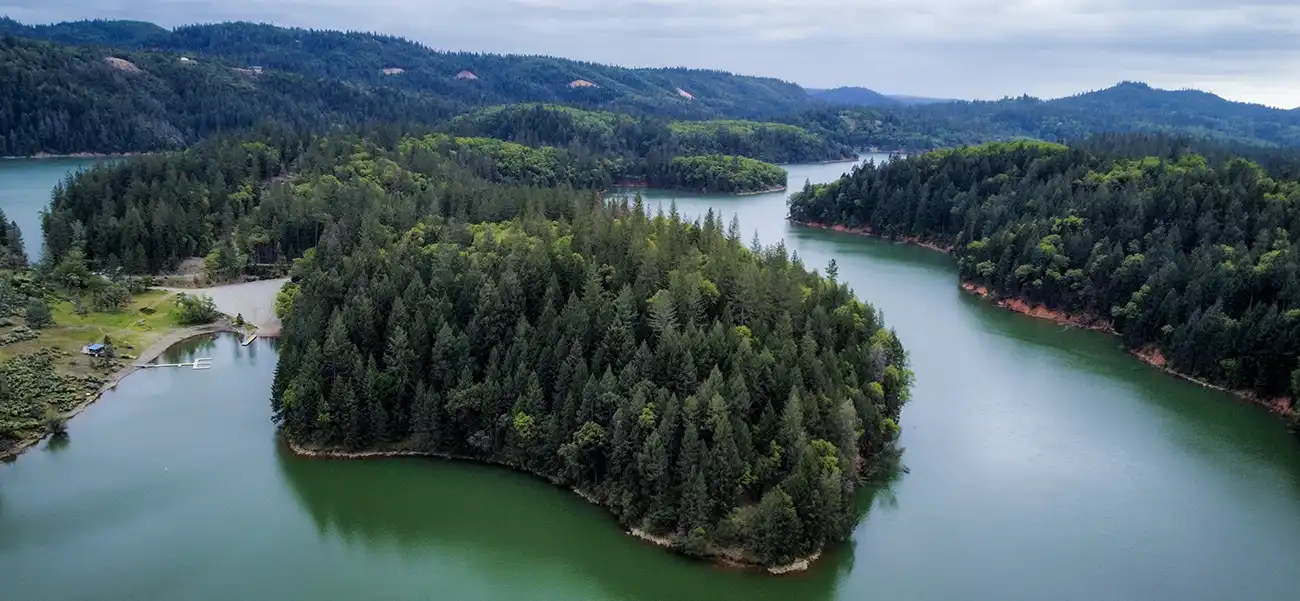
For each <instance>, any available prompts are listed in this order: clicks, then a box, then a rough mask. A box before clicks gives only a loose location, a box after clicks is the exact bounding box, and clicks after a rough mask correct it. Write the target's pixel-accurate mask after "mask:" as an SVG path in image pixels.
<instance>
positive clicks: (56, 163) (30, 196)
mask: <svg viewBox="0 0 1300 601" xmlns="http://www.w3.org/2000/svg"><path fill="white" fill-rule="evenodd" d="M101 161H103V159H95V158H85V159H83V158H58V159H54V158H51V159H2V160H0V209H2V210H4V212H5V217H7V218H8V219H9V220H10V221H15V222H17V223H18V228H19V229H21V230H22V231H23V242H24V244H25V246H26V247H27V256H28V258H30V259H31V260H32V261H36V260H38V259H40V258H41V252H42V250H43V248H44V246H45V243H44V240H43V236H42V235H41V216H40V212H41V209H44V208H46V207H48V206H49V204H50V191H51V189H52V188H54V186H55V185H57V184H59V183H61V182H63V179H64V178H65V177H67V176H68V174H70V173H75V172H77V171H80V170H82V169H86V168H88V167H91V166H93V165H95V164H96V163H99V162H101Z"/></svg>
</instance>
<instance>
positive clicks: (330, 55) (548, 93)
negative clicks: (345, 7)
mask: <svg viewBox="0 0 1300 601" xmlns="http://www.w3.org/2000/svg"><path fill="white" fill-rule="evenodd" d="M6 32H7V33H9V34H11V35H20V36H25V37H37V38H44V39H51V40H56V41H58V42H61V43H65V44H96V45H104V46H111V47H119V48H129V49H138V50H139V49H150V50H159V51H165V52H168V53H174V54H186V55H188V56H191V57H192V58H199V59H214V58H215V59H221V60H223V61H228V62H231V63H233V64H239V65H245V66H253V65H257V66H261V67H263V68H265V69H266V70H267V71H275V72H283V73H292V74H298V75H303V76H309V77H312V78H323V79H329V80H335V81H339V82H347V83H348V84H350V85H353V86H358V87H362V88H380V89H388V90H400V91H405V92H408V93H414V94H418V95H421V96H428V97H433V98H438V99H443V100H445V101H447V102H448V103H450V104H453V105H455V106H457V107H459V108H462V109H463V108H468V107H474V106H485V105H492V104H511V103H519V102H553V103H560V104H566V105H572V106H579V107H584V108H600V109H606V110H614V111H620V112H631V113H637V114H649V115H658V116H665V117H678V118H704V117H740V118H753V117H768V116H772V115H776V114H782V113H789V112H794V111H798V110H802V109H805V108H809V107H811V106H813V105H814V104H816V101H815V100H813V99H811V98H809V97H808V95H807V94H806V93H805V92H804V90H803V89H802V88H800V87H799V86H797V85H795V84H792V83H788V82H783V81H779V80H776V79H770V78H760V77H748V76H742V75H733V74H730V73H724V72H719V71H707V70H701V69H628V68H623V67H615V66H609V65H600V64H596V63H585V62H579V61H572V60H567V59H561V58H554V57H545V56H502V55H496V54H479V53H469V52H439V51H434V50H432V49H430V48H428V47H426V46H423V45H420V44H417V43H414V42H411V41H408V40H404V39H401V38H397V37H392V36H384V35H375V34H368V33H344V32H338V31H323V30H306V29H297V28H284V27H275V26H272V25H259V24H252V23H219V24H212V25H193V26H187V27H179V28H177V29H175V30H166V29H163V28H161V27H157V26H152V25H149V24H147V23H138V22H121V21H81V22H75V23H60V24H56V25H44V26H25V25H22V24H20V23H17V22H14V21H12V20H0V33H6ZM385 69H388V70H389V71H388V73H385V71H384V70H385ZM394 70H400V71H394ZM462 74H464V75H462ZM470 75H472V77H473V78H472V79H470V78H469V77H470ZM458 76H460V77H458ZM576 81H585V82H590V83H592V84H595V85H594V86H593V87H571V86H570V84H571V83H573V82H576ZM682 92H685V93H686V94H685V95H684V94H683V93H682ZM688 95H689V96H690V97H689V98H688V97H687V96H688Z"/></svg>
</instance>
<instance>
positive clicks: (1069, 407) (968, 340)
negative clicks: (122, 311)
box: [0, 165, 1300, 601]
mask: <svg viewBox="0 0 1300 601" xmlns="http://www.w3.org/2000/svg"><path fill="white" fill-rule="evenodd" d="M844 168H845V165H817V166H807V167H793V168H791V172H792V173H791V182H792V183H794V184H796V186H798V185H799V184H801V183H802V181H803V180H804V179H805V178H810V179H812V180H813V181H824V180H828V179H831V178H833V177H835V176H836V175H838V174H839V173H840V172H841V171H843V170H844ZM649 196H650V197H651V201H652V203H653V201H655V200H663V201H664V202H665V205H666V203H667V200H668V199H669V198H672V197H673V196H672V195H664V194H659V193H651V194H649ZM676 200H677V204H678V208H679V210H680V211H682V212H683V213H684V214H688V215H699V214H702V213H703V211H705V210H707V208H708V207H714V208H715V209H716V210H718V211H720V212H721V213H723V214H724V217H725V218H728V219H729V217H730V214H732V213H736V214H739V216H740V220H741V224H742V226H743V227H744V228H745V230H746V237H748V235H749V234H750V233H752V232H753V231H754V230H757V231H758V232H759V235H760V237H761V238H762V239H763V240H765V241H768V242H772V241H775V240H778V239H782V238H784V239H785V241H786V244H787V246H789V247H790V249H791V250H793V251H796V252H798V253H799V255H800V257H802V258H803V259H804V261H805V262H806V263H807V264H808V266H809V267H821V266H824V265H825V263H826V262H827V261H828V260H829V259H830V258H832V257H834V258H836V259H837V261H838V263H839V267H840V277H841V279H843V280H846V281H848V282H850V283H851V284H852V285H853V286H854V288H855V289H856V290H857V291H858V293H859V294H860V295H861V296H863V297H866V298H868V299H870V300H871V301H872V302H873V303H875V304H876V305H877V306H878V307H880V308H881V309H882V310H883V311H884V313H885V316H886V319H887V320H888V321H889V323H890V324H891V325H893V326H894V327H895V328H896V329H897V330H898V332H899V335H900V336H901V337H902V339H903V341H904V343H905V344H906V345H907V346H908V348H909V350H910V352H911V356H912V364H913V368H914V369H915V371H916V374H917V379H918V383H917V386H916V388H915V391H914V399H913V401H912V402H911V404H909V405H908V406H907V407H906V409H904V413H903V424H902V425H903V444H904V445H905V446H906V448H907V450H906V452H905V454H904V463H905V465H906V466H907V467H908V468H909V471H910V473H907V474H905V475H902V476H900V477H898V478H897V479H896V480H895V481H893V482H892V483H890V484H888V485H884V486H881V487H880V488H879V489H876V490H872V491H868V493H867V494H864V495H863V496H862V498H861V500H860V502H861V503H862V505H863V507H864V508H865V509H868V513H867V517H866V518H865V519H864V520H863V521H862V522H861V524H859V526H858V528H857V531H856V532H855V534H854V537H853V540H852V542H851V543H850V544H847V545H843V546H841V547H839V548H837V549H835V550H834V551H833V552H832V553H830V554H829V556H828V557H826V558H824V559H823V560H822V562H821V563H819V564H818V565H817V566H816V568H815V570H814V571H813V572H811V573H808V574H803V575H799V576H795V577H791V578H772V577H768V576H763V575H758V574H751V573H743V572H734V571H727V570H720V569H716V568H712V567H709V566H707V565H703V564H698V563H694V562H691V561H689V560H686V559H682V558H678V557H676V556H673V555H670V554H667V553H664V552H661V551H658V550H656V549H653V548H650V547H647V546H645V545H643V544H641V543H639V542H637V541H635V540H632V539H630V538H629V537H626V536H625V535H623V534H622V533H621V532H620V530H619V528H618V527H617V525H616V524H614V523H613V521H612V520H610V519H609V518H608V517H607V516H606V514H605V513H604V512H603V511H602V510H600V509H599V508H596V507H594V506H591V505H589V504H587V503H585V502H583V501H581V500H579V499H578V498H577V497H576V496H574V495H573V494H571V493H567V492H565V491H562V490H559V489H556V488H553V487H551V486H549V485H546V484H543V483H541V482H538V481H536V480H534V479H532V478H530V477H527V476H522V475H518V474H514V473H510V472H507V471H504V470H499V469H493V468H488V467H482V466H476V465H470V464H462V463H450V462H442V461H427V460H385V461H362V462H337V461H320V460H316V461H313V460H302V459H297V458H294V457H292V456H289V455H287V454H286V453H284V452H283V450H282V449H280V448H279V447H278V446H277V444H276V441H275V432H274V429H273V427H272V425H271V423H270V409H269V405H268V402H267V396H268V394H269V388H270V383H271V379H272V375H273V373H274V367H275V356H276V355H275V347H274V345H273V343H271V342H268V341H259V342H257V343H255V344H254V345H253V346H250V347H247V348H243V347H240V346H239V345H238V342H237V341H236V340H234V339H233V338H224V337H223V338H217V339H214V340H205V341H199V342H192V343H189V344H187V345H186V346H184V347H181V348H178V349H175V352H174V355H175V356H176V357H189V356H205V357H212V358H213V360H214V361H213V364H214V366H213V368H212V369H211V370H208V371H192V370H186V369H160V370H149V371H143V372H140V373H137V374H135V375H132V376H131V377H130V378H129V379H128V380H127V381H126V382H125V383H124V385H123V386H121V387H120V388H119V389H118V390H117V391H115V392H110V393H109V394H107V395H105V397H104V398H103V399H102V400H101V401H100V402H98V403H96V404H95V405H94V406H92V407H91V408H90V409H89V410H87V411H86V412H85V413H84V414H82V415H81V416H79V417H77V418H76V419H75V420H73V421H72V422H71V424H70V428H69V433H70V436H69V439H68V441H66V442H64V443H61V444H52V443H49V442H46V443H43V444H42V445H41V447H40V448H38V449H36V450H34V451H31V452H29V453H28V454H26V455H24V456H23V457H22V458H21V459H20V460H19V461H17V462H16V463H14V464H11V465H7V466H0V583H2V584H0V598H3V599H6V600H8V599H13V600H20V601H21V600H33V601H46V600H63V599H69V600H73V599H87V600H89V599H95V600H101V599H122V600H128V599H130V600H135V599H195V600H214V601H215V600H228V599H284V600H307V599H313V600H314V599H431V598H437V599H456V600H461V599H465V600H472V599H593V600H596V599H601V600H603V599H629V600H652V599H721V600H727V599H738V600H739V599H799V600H822V599H844V600H855V601H858V600H873V599H880V600H890V601H892V600H897V599H904V600H922V601H924V600H936V601H938V600H942V601H947V600H986V599H987V600H989V601H1018V600H1025V601H1030V600H1034V601H1037V600H1042V599H1053V600H1058V599H1059V600H1075V599H1077V600H1080V601H1085V600H1086V601H1096V600H1128V599H1133V600H1158V601H1164V600H1168V601H1187V600H1206V601H1209V600H1222V599H1233V600H1259V601H1281V600H1286V599H1295V598H1297V597H1296V593H1295V578H1294V569H1295V566H1297V565H1300V444H1297V443H1296V441H1295V439H1293V438H1292V437H1290V436H1289V435H1288V434H1287V433H1286V432H1285V429H1284V428H1283V427H1282V426H1281V425H1280V424H1279V423H1278V422H1277V421H1276V420H1274V419H1273V418H1271V417H1269V416H1268V415H1266V414H1265V413H1263V412H1262V411H1260V410H1257V409H1256V408H1254V407H1252V406H1248V405H1245V404H1242V403H1239V402H1236V401H1234V400H1232V399H1231V398H1227V397H1225V396H1223V395H1220V394H1217V393H1213V392H1211V391H1207V390H1204V389H1201V388H1199V387H1196V386H1195V385H1192V384H1189V383H1187V382H1184V381H1182V380H1178V379H1176V378H1172V377H1169V376H1166V375H1164V374H1161V373H1159V372H1157V371H1155V370H1153V369H1151V368H1148V367H1146V366H1144V365H1142V364H1140V363H1137V362H1136V361H1133V360H1131V359H1129V358H1128V357H1127V355H1125V354H1123V353H1122V352H1121V351H1120V350H1119V349H1118V348H1117V347H1116V341H1115V340H1114V339H1113V338H1111V337H1108V336H1105V335H1102V334H1097V333H1092V332H1081V331H1077V330H1067V329H1062V328H1061V327H1059V326H1056V325H1053V324H1049V323H1046V322H1041V321H1037V320H1033V319H1029V318H1025V317H1022V316H1018V315H1014V314H1011V313H1008V312H1006V311H1003V310H1000V309H997V308H995V307H992V306H990V305H988V304H987V303H984V302H981V301H979V300H978V299H974V298H971V297H969V296H965V295H963V294H961V293H960V291H959V290H958V289H957V286H956V279H955V277H956V276H955V268H954V266H953V265H952V263H951V261H950V260H949V259H948V258H947V257H945V256H942V255H939V254H936V253H931V252H929V251H925V250H922V249H916V248H911V247H905V246H900V245H893V244H889V243H885V242H880V241H875V240H868V239H864V238H861V237H856V236H852V235H844V234H836V233H832V232H823V231H814V230H806V229H801V228H794V227H791V226H788V225H787V224H786V222H785V221H784V219H783V218H784V215H785V208H784V195H781V194H774V195H766V196H755V197H745V198H731V197H684V196H678V197H677V198H676Z"/></svg>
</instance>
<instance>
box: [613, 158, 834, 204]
mask: <svg viewBox="0 0 1300 601" xmlns="http://www.w3.org/2000/svg"><path fill="white" fill-rule="evenodd" d="M835 162H840V161H835ZM628 190H659V191H661V192H687V193H690V194H703V195H711V196H759V195H762V194H775V193H777V192H788V191H789V190H790V186H789V185H788V184H787V185H784V186H773V187H771V188H767V189H763V190H750V191H747V192H712V191H708V190H694V189H691V188H664V187H660V186H647V185H645V184H631V185H625V184H616V185H615V186H614V187H613V188H612V189H606V190H601V191H600V193H601V194H602V195H603V194H614V195H617V194H619V193H620V191H621V193H623V194H626V193H627V191H628Z"/></svg>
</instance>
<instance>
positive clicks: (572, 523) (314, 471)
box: [276, 445, 892, 599]
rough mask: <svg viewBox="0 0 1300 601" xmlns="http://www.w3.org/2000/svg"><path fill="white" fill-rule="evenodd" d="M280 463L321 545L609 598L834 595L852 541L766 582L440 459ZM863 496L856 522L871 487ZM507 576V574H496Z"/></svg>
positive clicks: (539, 486) (506, 479)
mask: <svg viewBox="0 0 1300 601" xmlns="http://www.w3.org/2000/svg"><path fill="white" fill-rule="evenodd" d="M277 449H278V450H277V453H276V458H277V462H278V464H279V467H280V471H281V473H282V474H283V476H284V480H285V481H286V482H287V483H288V484H289V486H290V487H291V488H292V490H293V492H294V497H295V498H296V499H297V500H298V502H299V503H300V504H301V506H302V507H303V509H304V510H305V512H306V513H307V514H308V515H310V516H311V519H312V521H313V523H314V524H315V525H316V528H317V531H318V533H319V536H320V537H321V539H322V540H323V541H339V542H342V543H344V544H346V545H348V546H350V547H359V548H363V549H366V550H368V551H371V552H385V553H387V552H398V553H400V554H401V555H402V556H403V557H407V558H414V559H413V560H414V561H421V562H427V565H426V569H429V570H431V572H432V573H431V574H430V576H432V577H440V569H441V568H442V566H443V564H444V563H445V562H446V561H450V560H452V559H454V560H455V563H456V564H457V565H461V566H463V564H464V562H466V561H469V562H470V563H471V564H472V565H473V566H474V569H475V570H478V571H488V572H495V570H499V569H503V568H507V567H508V568H509V569H510V570H511V571H515V570H520V569H522V570H525V571H528V570H540V571H543V572H547V573H555V572H560V573H565V574H570V577H578V575H581V576H580V577H581V579H594V580H596V581H598V582H599V584H600V587H601V589H603V590H605V591H606V592H607V593H609V596H608V598H617V599H669V598H677V599H681V598H695V597H696V596H697V595H698V594H699V593H700V592H701V591H702V590H706V589H707V590H708V591H709V597H710V598H712V599H769V598H770V599H778V598H800V599H829V598H833V597H834V594H833V593H834V590H835V588H836V583H837V582H838V581H839V580H840V579H841V578H843V577H844V576H845V575H847V574H848V573H849V572H850V571H851V570H852V567H853V560H854V553H853V545H851V544H844V545H837V546H836V547H835V548H833V549H832V550H831V551H830V552H828V553H827V555H826V556H825V557H824V558H823V559H822V561H821V562H819V563H818V564H817V566H816V569H815V570H814V571H813V572H812V573H810V574H807V575H802V576H798V577H794V578H787V579H773V578H771V577H769V576H767V575H764V574H757V573H752V572H748V571H741V570H734V569H725V568H717V567H711V566H708V565H707V564H704V563H703V562H700V561H698V560H694V559H690V558H685V557H678V556H675V555H671V554H669V553H666V552H664V551H662V550H660V549H657V548H654V547H651V546H650V545H648V544H646V543H643V542H641V541H637V540H635V539H632V538H631V537H629V536H628V535H626V534H625V533H623V531H622V529H621V528H620V527H619V526H618V525H617V524H616V523H615V521H614V520H613V518H612V516H610V515H609V514H608V513H607V512H606V511H605V510H603V509H601V508H598V507H595V506H593V505H589V504H587V503H584V502H582V501H581V500H580V498H579V497H577V496H576V495H574V494H573V493H571V492H568V491H565V490H563V489H560V488H558V487H555V486H552V485H550V484H548V483H545V482H543V481H541V480H538V479H537V478H535V477H533V476H530V475H525V474H519V473H515V472H512V471H510V470H507V469H504V468H498V467H491V466H483V465H477V464H472V463H466V462H453V461H446V460H440V459H419V458H400V459H383V460H368V461H337V460H322V459H303V458H298V457H296V456H294V455H293V454H292V452H290V451H289V450H288V449H287V448H286V447H285V446H284V445H278V446H277ZM891 481H892V476H891V477H889V478H884V479H882V481H881V482H880V483H879V484H878V485H876V486H871V487H869V488H868V489H867V490H866V491H865V492H864V494H862V495H861V496H860V498H859V509H860V514H861V516H862V517H865V516H866V515H867V513H868V512H869V511H870V508H871V506H872V504H873V499H874V498H875V496H876V492H877V491H888V487H889V483H890V482H891ZM498 577H501V578H506V576H505V575H501V576H498Z"/></svg>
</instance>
